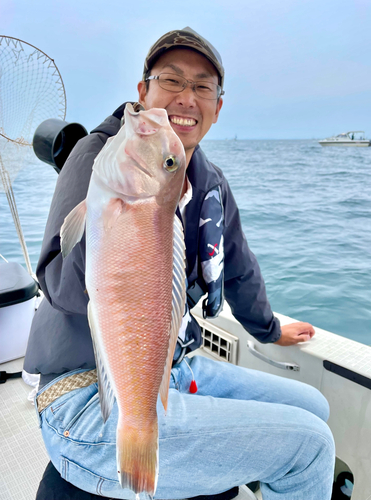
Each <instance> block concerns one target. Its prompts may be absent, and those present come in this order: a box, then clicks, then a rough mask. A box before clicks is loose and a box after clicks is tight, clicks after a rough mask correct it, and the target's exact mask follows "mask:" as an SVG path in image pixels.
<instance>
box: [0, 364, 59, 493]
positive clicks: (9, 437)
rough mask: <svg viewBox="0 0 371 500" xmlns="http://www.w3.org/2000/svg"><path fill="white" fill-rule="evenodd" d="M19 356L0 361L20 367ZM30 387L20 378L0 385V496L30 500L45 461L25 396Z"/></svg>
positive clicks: (5, 367)
mask: <svg viewBox="0 0 371 500" xmlns="http://www.w3.org/2000/svg"><path fill="white" fill-rule="evenodd" d="M22 366H23V359H18V360H15V361H11V362H9V363H4V364H1V365H0V370H2V371H3V370H5V371H7V372H9V373H13V372H18V371H21V370H22ZM31 389H32V388H31V387H30V386H29V385H27V384H25V383H24V382H23V380H22V379H21V378H18V379H10V380H7V382H6V383H5V384H2V385H0V500H14V499H17V500H34V499H35V496H36V492H37V488H38V486H39V483H40V479H41V477H42V475H43V472H44V469H45V467H46V464H47V463H48V462H49V458H48V455H47V453H46V450H45V448H44V444H43V441H42V437H41V431H40V429H39V427H38V423H37V417H36V413H35V408H34V406H33V405H32V403H31V402H30V401H29V400H28V399H27V397H28V394H29V393H30V391H31Z"/></svg>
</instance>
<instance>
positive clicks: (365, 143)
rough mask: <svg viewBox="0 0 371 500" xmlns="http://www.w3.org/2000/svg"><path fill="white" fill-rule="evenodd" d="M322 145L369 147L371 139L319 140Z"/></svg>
mask: <svg viewBox="0 0 371 500" xmlns="http://www.w3.org/2000/svg"><path fill="white" fill-rule="evenodd" d="M318 142H319V144H321V146H340V147H351V148H367V147H369V146H370V141H318Z"/></svg>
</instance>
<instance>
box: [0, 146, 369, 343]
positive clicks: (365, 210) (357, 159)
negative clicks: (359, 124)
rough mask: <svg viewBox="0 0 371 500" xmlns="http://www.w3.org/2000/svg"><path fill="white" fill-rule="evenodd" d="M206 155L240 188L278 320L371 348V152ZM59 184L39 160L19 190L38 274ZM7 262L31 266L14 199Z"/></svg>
mask: <svg viewBox="0 0 371 500" xmlns="http://www.w3.org/2000/svg"><path fill="white" fill-rule="evenodd" d="M202 148H203V150H204V151H205V153H206V154H207V155H208V157H209V159H210V160H211V161H213V162H214V163H215V164H216V165H218V166H219V167H221V168H222V169H223V172H224V174H225V176H226V178H227V179H228V181H229V183H230V185H231V188H232V192H233V194H234V197H235V199H236V201H237V204H238V206H239V209H240V215H241V220H242V226H243V229H244V232H245V234H246V238H247V241H248V244H249V246H250V248H251V250H252V251H253V252H254V254H255V255H256V256H257V259H258V262H259V264H260V267H261V269H262V273H263V276H264V279H265V282H266V287H267V293H268V297H269V300H270V302H271V305H272V308H273V310H275V311H277V312H280V313H282V314H285V315H287V316H291V317H293V318H296V319H298V320H301V321H308V322H310V323H312V324H313V325H315V326H317V327H320V328H323V329H325V330H329V331H332V332H334V333H337V334H340V335H343V336H345V337H348V338H351V339H353V340H357V341H359V342H363V343H365V344H368V345H371V293H370V292H371V148H340V147H328V148H322V147H321V146H320V145H319V144H318V142H317V141H315V140H308V141H304V140H297V141H294V140H292V141H289V140H282V141H279V140H275V141H271V140H266V141H265V140H259V141H258V140H257V141H250V140H249V141H240V140H238V141H203V142H202ZM56 180H57V174H56V172H55V171H54V170H53V168H52V167H51V166H48V165H46V164H43V163H41V162H39V161H38V160H36V159H35V160H34V161H31V162H29V163H28V165H27V168H25V169H24V170H23V171H21V173H20V174H19V175H18V177H17V179H16V181H15V182H14V186H13V189H14V193H15V198H16V202H17V206H18V211H19V217H20V220H21V224H22V228H23V232H24V235H25V239H26V243H27V246H28V251H29V254H30V258H31V263H32V267H33V269H34V270H35V268H36V264H37V259H38V255H39V253H40V248H41V242H42V237H43V233H44V228H45V224H46V220H47V216H48V210H49V206H50V202H51V198H52V195H53V191H54V187H55V183H56ZM0 253H1V254H2V255H3V256H4V257H6V258H7V259H8V260H10V261H17V262H20V263H22V264H23V263H24V261H23V257H22V252H21V248H20V245H19V243H18V239H17V235H16V232H15V229H14V225H13V221H12V218H11V214H10V211H9V208H8V205H7V201H6V197H5V195H4V193H0Z"/></svg>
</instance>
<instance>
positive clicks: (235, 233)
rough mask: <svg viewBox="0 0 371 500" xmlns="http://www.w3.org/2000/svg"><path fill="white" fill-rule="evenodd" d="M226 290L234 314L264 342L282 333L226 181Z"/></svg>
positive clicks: (274, 338) (274, 339)
mask: <svg viewBox="0 0 371 500" xmlns="http://www.w3.org/2000/svg"><path fill="white" fill-rule="evenodd" d="M222 192H223V202H224V252H225V264H224V293H225V298H226V300H227V302H228V304H229V305H230V307H231V310H232V313H233V315H234V317H235V318H236V319H237V320H238V321H239V322H240V323H241V324H242V326H243V327H244V328H245V329H246V330H247V331H248V332H249V333H250V334H251V335H253V336H254V337H255V338H256V339H257V340H258V341H259V342H261V343H264V344H265V343H271V342H276V341H277V340H278V339H279V338H280V336H281V327H280V323H279V320H278V319H277V318H276V317H275V316H274V315H273V312H272V309H271V307H270V304H269V302H268V298H267V294H266V289H265V283H264V280H263V277H262V274H261V271H260V268H259V264H258V262H257V260H256V257H255V255H254V254H253V253H252V252H251V250H250V249H249V247H248V245H247V241H246V237H245V235H244V233H243V231H242V228H241V220H240V214H239V211H238V208H237V205H236V202H235V200H234V198H233V195H232V192H231V189H230V187H229V185H228V183H227V181H225V180H224V183H223V185H222Z"/></svg>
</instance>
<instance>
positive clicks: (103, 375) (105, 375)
mask: <svg viewBox="0 0 371 500" xmlns="http://www.w3.org/2000/svg"><path fill="white" fill-rule="evenodd" d="M88 320H89V326H90V331H91V337H92V340H93V347H94V354H95V362H96V365H97V377H98V393H99V401H100V408H101V412H102V418H103V422H104V423H106V421H107V419H108V417H109V416H110V413H111V411H112V407H113V405H114V402H115V394H114V392H113V390H112V386H111V383H110V379H109V372H108V370H107V368H106V367H105V363H104V355H103V354H102V349H101V348H100V346H99V336H98V335H97V332H98V325H97V322H96V320H95V318H94V313H93V309H92V306H91V304H90V302H89V303H88Z"/></svg>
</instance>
